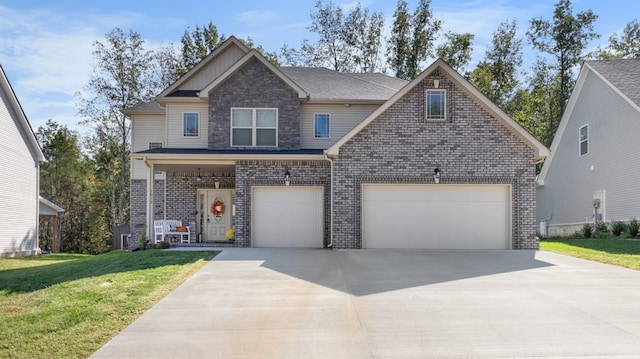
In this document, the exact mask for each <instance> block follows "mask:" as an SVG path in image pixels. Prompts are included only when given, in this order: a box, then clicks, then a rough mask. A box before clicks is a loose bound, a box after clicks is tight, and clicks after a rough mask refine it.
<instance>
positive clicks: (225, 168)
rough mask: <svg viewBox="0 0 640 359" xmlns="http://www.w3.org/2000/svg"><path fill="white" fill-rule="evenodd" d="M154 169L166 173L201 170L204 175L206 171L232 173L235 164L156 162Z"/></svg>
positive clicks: (234, 169)
mask: <svg viewBox="0 0 640 359" xmlns="http://www.w3.org/2000/svg"><path fill="white" fill-rule="evenodd" d="M154 169H156V170H159V171H164V172H168V173H172V172H180V173H184V172H192V173H197V172H198V170H200V172H202V175H203V176H204V175H206V174H208V173H234V172H235V171H236V166H235V165H227V164H224V165H222V164H220V165H218V164H204V163H203V164H178V163H176V164H156V165H155V166H154Z"/></svg>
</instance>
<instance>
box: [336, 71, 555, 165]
mask: <svg viewBox="0 0 640 359" xmlns="http://www.w3.org/2000/svg"><path fill="white" fill-rule="evenodd" d="M437 69H440V70H442V72H443V73H444V74H445V75H446V76H447V77H449V78H450V79H451V80H452V81H454V82H455V83H456V84H457V85H458V86H459V87H460V88H461V89H462V90H464V91H466V92H467V93H468V94H469V95H470V96H472V97H474V98H476V99H477V100H478V102H479V103H480V104H481V105H482V106H483V107H484V108H485V109H486V110H488V111H489V112H491V113H492V114H493V115H494V117H495V118H496V119H498V120H499V121H500V122H501V123H502V124H503V125H504V126H505V127H506V128H507V129H508V130H509V131H510V132H512V133H513V134H515V135H516V136H518V137H519V138H521V139H522V140H523V141H524V142H525V143H527V144H528V145H529V146H530V147H531V148H533V149H534V150H535V159H536V161H539V160H542V159H543V158H545V157H546V156H548V155H549V149H547V148H546V147H545V146H544V145H543V144H542V143H540V141H538V140H537V139H536V138H535V137H533V136H532V135H531V134H530V133H529V132H527V131H526V130H525V129H523V128H522V127H521V126H520V125H519V124H518V123H517V122H515V121H514V120H513V119H512V118H511V117H509V116H508V115H507V114H506V113H505V112H504V111H502V110H501V109H500V108H499V107H498V106H496V105H495V104H494V103H493V102H491V100H489V99H488V98H487V97H486V96H484V95H483V94H482V93H481V92H480V91H479V90H478V89H476V88H475V87H473V86H472V85H471V84H470V83H469V82H468V81H467V80H465V79H464V78H463V77H462V76H461V75H460V74H458V73H457V72H456V71H455V70H453V69H452V68H451V67H450V66H449V65H447V63H445V62H444V61H443V60H442V59H438V60H436V61H435V62H433V63H432V64H431V65H430V66H429V67H428V68H427V69H426V70H424V71H423V72H422V73H421V74H420V75H418V77H416V78H415V79H413V80H412V81H411V82H409V83H408V84H406V85H405V86H404V87H403V88H402V89H401V90H400V91H398V92H396V93H395V95H393V96H392V97H391V98H390V99H389V100H387V101H386V102H385V103H384V104H382V105H381V106H380V107H379V108H378V109H376V110H375V111H374V112H373V113H371V114H370V115H369V116H368V117H367V118H365V119H364V120H363V121H362V122H360V124H358V125H357V126H356V127H354V128H353V129H352V130H351V131H349V132H348V133H347V134H346V135H345V136H343V137H342V138H340V139H339V140H338V141H336V142H335V143H334V144H333V145H332V146H331V147H329V148H328V149H327V151H326V153H327V155H329V156H337V155H338V154H339V153H340V147H341V146H342V145H344V144H345V143H346V142H348V141H349V140H350V139H351V138H353V137H354V136H355V135H356V134H358V133H359V132H360V131H362V130H363V129H364V128H365V127H367V126H368V125H369V124H370V123H371V122H373V121H374V120H375V119H376V118H378V117H379V116H380V115H381V114H382V113H384V112H385V111H386V110H387V109H389V108H390V107H391V106H392V105H393V104H395V103H396V102H398V101H399V100H400V99H402V98H403V97H404V96H405V95H407V94H408V93H409V91H411V90H412V89H413V88H414V87H416V86H417V85H418V84H419V83H421V82H422V81H423V80H424V79H425V78H426V77H428V76H429V75H430V74H432V73H433V72H434V71H436V70H437Z"/></svg>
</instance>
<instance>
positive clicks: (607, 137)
mask: <svg viewBox="0 0 640 359" xmlns="http://www.w3.org/2000/svg"><path fill="white" fill-rule="evenodd" d="M638 83H640V60H631V59H629V60H604V61H587V62H585V63H584V65H583V66H582V70H581V71H580V76H579V77H578V81H577V84H576V87H575V90H574V91H573V94H572V95H571V98H570V100H569V103H568V105H567V109H566V111H565V113H564V115H563V117H562V120H561V122H560V126H559V128H558V132H557V133H556V136H555V138H554V141H553V144H552V145H551V156H550V157H548V158H547V160H546V162H545V163H544V165H543V167H542V171H541V173H540V175H539V177H538V180H537V221H538V222H539V223H540V222H543V223H542V225H541V228H542V231H543V232H544V231H545V230H546V231H547V232H548V233H547V235H549V236H553V235H568V234H573V233H575V232H576V231H579V230H581V229H582V227H583V225H584V224H585V223H595V222H596V221H604V222H609V221H612V220H621V221H628V220H629V219H631V218H638V219H640V182H639V181H638V178H640V166H638V159H639V158H640V141H639V140H638V136H639V134H640V87H639V85H638Z"/></svg>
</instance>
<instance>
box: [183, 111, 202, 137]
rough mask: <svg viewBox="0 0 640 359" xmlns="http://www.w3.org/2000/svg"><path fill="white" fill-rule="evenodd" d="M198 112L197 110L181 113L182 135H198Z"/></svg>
mask: <svg viewBox="0 0 640 359" xmlns="http://www.w3.org/2000/svg"><path fill="white" fill-rule="evenodd" d="M199 117H200V114H199V113H197V112H186V113H184V114H183V115H182V136H184V137H198V125H199V122H200V119H199Z"/></svg>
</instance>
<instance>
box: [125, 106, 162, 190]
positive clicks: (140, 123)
mask: <svg viewBox="0 0 640 359" xmlns="http://www.w3.org/2000/svg"><path fill="white" fill-rule="evenodd" d="M149 142H162V143H163V145H164V146H165V147H166V146H167V139H166V136H165V126H164V118H158V115H135V116H134V118H133V121H132V129H131V143H132V151H133V152H138V151H144V150H148V149H149ZM131 178H132V179H146V178H147V166H146V165H145V164H144V161H141V160H131Z"/></svg>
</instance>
